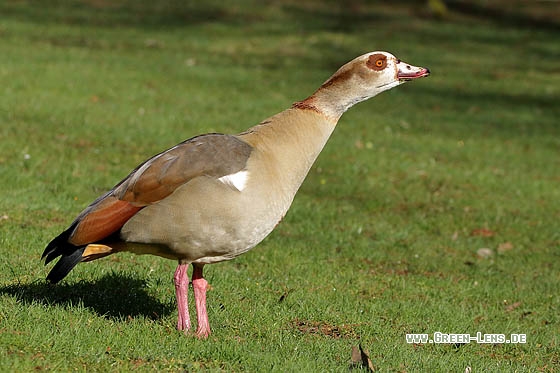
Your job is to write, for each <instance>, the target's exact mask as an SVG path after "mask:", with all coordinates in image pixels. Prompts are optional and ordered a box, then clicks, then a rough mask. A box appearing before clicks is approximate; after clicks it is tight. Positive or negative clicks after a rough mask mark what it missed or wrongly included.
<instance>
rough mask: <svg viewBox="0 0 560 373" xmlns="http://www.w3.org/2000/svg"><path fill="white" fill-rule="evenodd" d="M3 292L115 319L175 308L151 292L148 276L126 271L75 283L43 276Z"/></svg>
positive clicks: (29, 301) (152, 316)
mask: <svg viewBox="0 0 560 373" xmlns="http://www.w3.org/2000/svg"><path fill="white" fill-rule="evenodd" d="M0 294H9V295H12V296H14V297H16V298H17V300H18V301H19V302H23V303H24V304H29V305H31V304H42V305H46V306H52V305H60V306H63V307H72V306H74V305H83V307H86V308H88V309H91V310H93V311H94V312H96V313H97V314H98V315H99V316H102V317H105V318H107V319H115V320H122V319H125V318H128V317H137V316H144V317H147V318H150V319H152V320H159V319H161V318H163V317H164V316H167V315H169V314H170V313H172V312H173V311H174V309H175V307H174V306H173V305H171V304H169V303H167V304H166V303H162V302H160V301H159V300H157V299H156V298H154V297H153V296H152V295H150V294H148V293H147V292H146V283H145V281H144V280H141V279H138V278H135V277H132V276H130V275H122V274H108V275H105V276H104V277H102V278H101V279H98V280H90V281H80V282H78V283H74V284H67V283H62V284H56V285H53V284H50V283H47V282H46V281H43V280H38V281H35V282H33V283H30V284H12V285H7V286H2V287H0Z"/></svg>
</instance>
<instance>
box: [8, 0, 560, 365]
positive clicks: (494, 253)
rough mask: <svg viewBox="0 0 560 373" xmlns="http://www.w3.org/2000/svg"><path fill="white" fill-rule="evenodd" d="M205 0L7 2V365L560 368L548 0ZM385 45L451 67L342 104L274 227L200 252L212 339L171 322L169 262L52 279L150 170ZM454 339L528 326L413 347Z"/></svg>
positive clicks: (559, 71)
mask: <svg viewBox="0 0 560 373" xmlns="http://www.w3.org/2000/svg"><path fill="white" fill-rule="evenodd" d="M201 3H202V2H201ZM203 3H205V4H206V5H196V4H197V2H183V1H178V0H177V1H173V0H163V1H158V2H149V1H125V0H117V1H101V0H95V1H94V0H83V1H70V0H58V1H53V2H49V5H46V4H45V3H44V2H41V1H33V0H27V1H15V0H6V1H3V2H2V3H1V4H0V190H1V192H0V193H1V198H0V266H1V268H2V271H0V371H32V370H52V371H75V370H77V371H129V370H139V371H153V370H170V371H182V370H185V371H193V370H194V371H196V370H210V371H220V370H224V371H282V372H284V371H341V372H342V371H347V370H348V369H349V367H351V356H352V354H351V352H352V347H354V346H358V345H361V347H362V348H363V350H364V353H365V354H367V356H369V359H370V360H371V364H372V366H373V367H374V368H375V369H376V370H378V371H399V372H401V371H402V372H404V371H407V372H413V371H454V372H464V371H465V370H466V369H468V367H470V368H471V369H472V371H473V372H481V371H519V372H524V371H527V372H535V371H545V372H553V371H558V370H559V369H560V352H559V351H560V333H559V331H560V320H559V309H560V296H559V294H560V286H559V285H560V230H559V227H558V221H559V218H560V172H559V170H560V127H559V120H560V105H559V98H560V64H559V57H560V26H559V21H558V19H559V17H555V14H554V12H552V9H553V6H552V5H551V6H550V8H549V9H550V11H547V9H546V6H547V4H548V2H538V3H536V4H537V5H536V6H539V7H540V8H539V9H536V10H535V9H532V8H530V6H527V3H524V4H525V7H527V8H519V9H517V10H515V9H513V8H512V7H506V8H504V9H506V10H503V13H500V12H499V11H497V10H496V9H494V10H493V11H492V12H488V13H486V12H485V11H484V8H477V7H476V6H473V7H472V8H468V7H467V10H470V11H468V12H467V11H466V10H465V9H463V8H461V9H455V8H451V9H450V10H449V11H448V12H447V13H446V14H444V15H443V17H434V16H431V15H430V14H431V12H430V9H429V8H428V7H427V5H426V4H425V2H401V3H397V4H396V5H390V6H389V5H382V4H380V2H371V3H372V4H370V2H366V1H352V2H350V3H348V4H344V5H342V4H343V2H340V4H339V2H335V1H326V2H322V1H318V0H317V1H315V0H312V1H293V0H287V1H275V2H259V1H250V0H243V1H240V2H220V1H211V2H203ZM472 3H473V4H478V3H479V2H475V1H473V2H472ZM550 4H553V3H550ZM543 8H544V9H543ZM507 9H509V11H507ZM512 9H513V10H512ZM556 15H557V14H556ZM545 16H546V21H540V20H542V18H539V17H545ZM374 50H387V51H390V52H391V53H393V54H395V55H396V56H398V57H399V58H401V59H402V60H404V61H406V62H408V63H411V64H414V65H418V66H426V67H429V68H430V70H431V71H432V75H431V76H430V77H429V78H427V79H421V80H418V81H414V82H411V83H407V84H405V85H404V86H401V87H398V88H395V89H393V90H391V91H389V92H386V93H383V94H381V95H379V96H377V97H375V98H373V99H372V100H370V101H367V102H365V103H362V104H360V105H358V106H356V107H354V108H352V109H351V110H350V111H349V112H348V113H346V114H345V115H344V116H343V117H342V118H341V120H340V122H339V125H338V128H337V129H336V131H335V133H334V134H333V136H332V138H331V140H330V141H329V143H328V144H327V146H326V148H325V149H324V151H323V152H322V154H321V156H320V157H319V159H318V161H317V163H316V164H315V165H314V166H313V168H312V169H311V172H310V174H309V176H308V178H307V179H306V181H305V183H304V184H303V186H302V188H301V189H300V191H299V193H298V195H297V196H296V198H295V201H294V204H293V206H292V208H291V210H290V211H289V213H288V214H287V216H286V217H285V219H284V220H283V222H282V223H281V224H280V225H279V226H278V227H277V229H276V230H275V231H274V232H273V233H272V234H271V235H270V236H269V237H268V238H267V239H266V240H265V241H264V242H263V243H262V244H260V245H259V246H257V247H256V248H255V249H253V250H252V251H250V252H249V253H247V254H246V255H243V256H242V257H239V258H237V259H235V260H234V261H230V262H225V263H220V264H215V265H211V266H207V267H206V268H205V273H206V278H207V279H208V281H209V282H210V284H211V289H210V291H209V293H208V307H209V316H210V324H211V327H212V330H213V334H212V335H211V336H210V338H209V339H207V340H198V339H196V338H195V337H194V336H193V335H192V334H189V335H186V336H185V335H183V334H182V333H179V332H177V331H176V330H175V323H176V317H177V311H176V308H175V298H174V287H173V282H172V275H173V271H174V269H175V266H176V263H175V262H173V261H169V260H165V259H161V258H158V257H152V256H135V255H132V254H119V255H115V256H112V257H108V258H105V259H102V260H99V261H95V262H92V263H85V264H80V265H78V266H77V267H76V268H75V269H74V270H73V271H72V272H71V273H70V275H69V276H68V277H67V278H66V279H65V280H64V281H63V282H62V283H60V284H59V285H57V286H51V285H48V284H46V282H45V280H44V278H45V276H46V274H47V273H48V270H49V268H50V266H49V267H44V266H43V263H42V262H41V261H40V256H41V253H42V251H43V249H44V247H45V245H46V244H47V243H48V242H49V241H50V239H52V238H53V237H54V236H56V235H57V234H58V233H60V232H61V231H62V230H63V229H65V228H66V227H67V226H68V225H69V224H70V223H71V221H72V220H73V218H74V217H75V216H76V215H77V214H78V213H79V212H80V211H81V210H82V209H83V208H84V207H85V206H87V205H88V204H89V203H90V202H91V201H93V200H94V199H95V198H96V197H97V196H99V195H100V194H102V193H103V192H105V191H106V190H108V189H110V188H111V187H112V186H113V185H114V184H116V183H117V182H118V181H119V180H120V179H122V178H123V177H124V176H126V175H127V174H128V172H129V171H130V170H132V169H133V168H134V167H135V166H136V165H137V164H138V163H140V162H142V161H143V160H145V159H146V158H148V157H150V156H152V155H154V154H156V153H158V152H160V151H162V150H164V149H166V148H169V147H171V146H173V145H175V144H176V143H178V142H180V141H182V140H184V139H187V138H189V137H192V136H194V135H197V134H200V133H207V132H221V133H237V132H241V131H243V130H245V129H247V128H248V127H250V126H252V125H254V124H256V123H258V122H260V121H261V120H262V119H265V118H267V117H268V116H270V115H273V114H275V113H277V112H279V111H281V110H284V109H285V108H288V107H289V106H290V105H291V103H292V102H294V101H297V100H301V99H303V98H305V97H307V96H308V95H310V94H311V93H313V91H314V90H315V89H316V88H318V87H319V86H320V84H321V83H322V82H324V81H325V80H326V79H327V78H328V77H329V76H330V75H331V74H332V73H334V72H335V71H336V69H337V68H338V67H339V66H341V65H342V64H344V63H346V62H347V61H349V60H351V59H353V58H354V57H356V56H358V55H360V54H363V53H366V52H368V51H374ZM191 300H192V297H191ZM191 308H194V307H192V305H191ZM435 332H442V333H463V334H470V335H472V336H475V335H476V333H477V332H480V333H481V334H482V335H484V334H489V333H496V334H504V335H505V336H506V337H508V338H509V336H510V334H512V333H516V334H525V335H526V343H524V344H507V343H485V344H482V343H476V342H474V341H473V342H471V343H467V344H461V343H446V344H435V343H415V344H409V343H407V341H406V334H408V333H427V334H428V335H429V336H430V337H433V333H435ZM364 360H367V359H366V358H365V357H364ZM352 366H353V367H354V368H358V369H364V370H365V369H366V367H365V365H361V363H354V364H353V365H352Z"/></svg>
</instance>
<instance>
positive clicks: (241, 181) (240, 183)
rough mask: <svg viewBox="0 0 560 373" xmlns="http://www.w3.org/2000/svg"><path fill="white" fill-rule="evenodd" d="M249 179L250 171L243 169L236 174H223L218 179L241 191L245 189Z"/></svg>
mask: <svg viewBox="0 0 560 373" xmlns="http://www.w3.org/2000/svg"><path fill="white" fill-rule="evenodd" d="M248 180H249V171H247V170H242V171H239V172H236V173H234V174H230V175H226V176H222V177H220V178H219V179H218V181H220V182H222V183H224V184H226V185H227V186H229V187H230V188H233V189H236V190H238V191H240V192H241V191H242V190H243V189H245V187H246V186H247V181H248Z"/></svg>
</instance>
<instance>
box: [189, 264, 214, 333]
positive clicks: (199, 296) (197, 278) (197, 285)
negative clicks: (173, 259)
mask: <svg viewBox="0 0 560 373" xmlns="http://www.w3.org/2000/svg"><path fill="white" fill-rule="evenodd" d="M192 284H193V290H194V301H195V306H196V319H197V321H198V328H197V329H196V335H197V336H198V337H199V338H207V337H208V336H209V335H210V324H209V323H208V313H207V312H206V290H207V289H208V282H207V281H206V280H205V279H204V277H202V266H197V265H194V264H193V275H192Z"/></svg>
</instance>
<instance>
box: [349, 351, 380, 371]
mask: <svg viewBox="0 0 560 373" xmlns="http://www.w3.org/2000/svg"><path fill="white" fill-rule="evenodd" d="M360 368H366V369H367V371H368V372H375V368H374V366H373V363H372V362H371V359H370V358H369V354H368V352H367V351H364V349H363V348H362V345H358V346H352V362H351V363H350V369H360Z"/></svg>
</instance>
